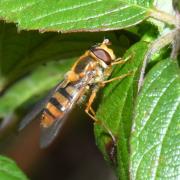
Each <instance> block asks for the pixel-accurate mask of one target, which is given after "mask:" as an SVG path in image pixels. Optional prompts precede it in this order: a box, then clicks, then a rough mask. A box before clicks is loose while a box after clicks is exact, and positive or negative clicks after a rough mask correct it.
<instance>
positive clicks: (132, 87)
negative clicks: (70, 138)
mask: <svg viewBox="0 0 180 180" xmlns="http://www.w3.org/2000/svg"><path fill="white" fill-rule="evenodd" d="M147 50H148V44H147V43H146V42H139V43H137V44H135V45H133V46H132V47H131V48H130V49H129V50H128V52H127V53H126V54H125V57H128V56H129V57H131V58H130V59H129V60H128V62H127V63H126V64H125V65H124V66H123V67H120V66H117V67H116V68H115V71H114V72H113V74H112V77H117V76H119V75H122V74H126V73H127V72H130V71H133V72H134V75H130V76H128V77H126V78H124V79H123V80H121V81H118V80H117V81H114V82H112V83H110V84H108V85H107V86H106V87H105V88H104V89H103V93H102V94H103V97H102V98H101V101H100V103H99V104H100V105H99V107H98V110H97V119H100V120H101V121H103V122H104V124H106V126H107V127H108V128H109V129H110V130H111V131H112V133H113V134H114V135H115V136H116V138H117V154H115V155H114V156H117V162H116V163H117V164H115V166H116V171H117V174H118V176H119V178H120V179H128V176H129V175H128V174H129V173H128V161H129V155H128V151H129V143H128V142H129V137H130V131H131V123H132V108H133V103H134V98H135V97H136V94H137V82H138V81H137V80H138V76H139V69H140V67H141V64H142V61H143V59H144V56H145V54H146V52H147ZM105 133H106V134H105ZM95 136H96V142H97V145H98V147H99V148H100V150H101V151H102V152H103V154H104V156H105V159H106V160H109V159H111V157H110V156H111V155H110V153H111V148H112V147H111V143H110V141H111V139H110V137H109V136H107V132H105V130H104V129H103V128H102V127H101V126H99V125H96V126H95Z"/></svg>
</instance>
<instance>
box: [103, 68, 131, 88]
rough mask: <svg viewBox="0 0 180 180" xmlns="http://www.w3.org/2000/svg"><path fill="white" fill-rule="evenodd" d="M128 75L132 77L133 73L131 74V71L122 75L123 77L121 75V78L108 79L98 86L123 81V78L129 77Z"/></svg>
mask: <svg viewBox="0 0 180 180" xmlns="http://www.w3.org/2000/svg"><path fill="white" fill-rule="evenodd" d="M130 75H133V72H132V71H130V72H128V73H127V74H123V75H121V76H118V77H115V78H112V79H108V80H106V81H102V82H100V84H102V85H104V84H106V83H110V82H112V81H116V80H120V79H124V78H125V77H127V76H130Z"/></svg>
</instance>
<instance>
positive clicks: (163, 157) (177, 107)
mask: <svg viewBox="0 0 180 180" xmlns="http://www.w3.org/2000/svg"><path fill="white" fill-rule="evenodd" d="M179 75H180V74H179V67H178V65H177V63H176V62H175V61H173V60H172V59H166V60H163V61H162V62H160V63H158V64H157V65H156V66H155V67H153V69H151V71H150V72H149V73H148V75H147V77H146V79H145V82H144V85H143V88H142V91H141V92H140V95H139V96H138V99H137V103H136V109H135V113H134V115H135V116H134V124H133V129H132V139H131V158H130V159H131V166H130V173H131V179H138V180H140V179H143V180H144V179H162V180H165V179H171V180H172V179H178V177H179V172H180V159H179V157H180V151H179V147H180V141H179V140H180V76H179Z"/></svg>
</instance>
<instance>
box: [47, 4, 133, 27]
mask: <svg viewBox="0 0 180 180" xmlns="http://www.w3.org/2000/svg"><path fill="white" fill-rule="evenodd" d="M129 7H130V6H123V7H120V8H116V9H113V10H111V11H108V12H105V13H99V14H98V15H93V16H89V17H86V18H82V19H76V20H71V21H66V22H65V21H64V22H57V23H52V24H49V25H48V26H46V28H48V27H52V26H56V25H62V24H68V23H76V22H80V21H87V20H89V19H95V18H98V17H102V16H105V15H108V14H111V13H113V12H117V11H120V10H124V9H127V8H129Z"/></svg>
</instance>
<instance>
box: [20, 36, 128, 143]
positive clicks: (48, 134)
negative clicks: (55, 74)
mask: <svg viewBox="0 0 180 180" xmlns="http://www.w3.org/2000/svg"><path fill="white" fill-rule="evenodd" d="M110 44H111V43H110V41H109V40H108V39H104V41H103V42H102V43H100V44H97V45H95V46H92V47H91V48H90V49H89V50H87V51H86V52H85V53H84V54H83V55H82V56H81V57H80V58H79V59H78V60H77V61H76V62H75V63H74V65H73V66H72V68H71V69H70V71H68V72H67V73H66V74H65V77H64V80H63V81H62V82H61V83H59V84H58V85H57V86H56V87H55V88H54V89H53V90H52V91H51V92H50V93H49V95H48V97H47V98H46V99H45V100H44V101H43V102H42V103H41V104H40V105H38V106H37V107H34V110H32V112H31V113H30V114H28V115H27V116H25V117H24V119H23V120H22V121H21V123H20V130H21V129H23V128H24V127H25V126H26V125H27V124H28V123H29V122H30V121H31V120H32V119H33V118H34V117H35V116H36V115H37V114H38V113H40V112H41V111H42V115H41V129H42V134H41V140H40V146H41V147H46V146H48V145H49V144H50V143H51V142H52V141H53V140H54V139H55V137H56V136H57V134H58V132H59V131H60V129H61V128H62V126H63V124H64V122H65V120H66V117H67V115H68V113H69V112H70V111H71V109H72V108H73V107H74V106H75V105H76V104H77V103H79V102H81V99H82V96H84V95H86V94H87V93H88V92H90V93H91V94H90V97H89V100H88V102H87V105H86V108H85V112H86V113H87V114H88V115H89V116H90V117H91V118H92V119H93V120H94V122H95V123H97V124H99V125H101V126H102V127H103V128H104V129H105V130H106V131H107V133H108V134H109V135H110V136H111V138H112V140H113V142H114V143H115V142H116V139H115V137H114V135H113V134H112V132H111V130H110V129H109V128H108V127H107V126H106V125H105V124H104V123H103V122H102V121H100V120H98V119H96V117H95V112H94V110H93V108H92V103H93V101H94V99H95V97H96V93H97V91H98V90H99V88H100V87H102V86H104V85H105V84H106V83H109V82H112V81H114V80H117V79H122V78H124V77H126V76H128V75H129V73H127V74H124V75H122V76H118V77H115V78H112V79H109V80H107V79H108V77H109V76H110V74H111V72H112V66H114V65H116V64H123V63H125V62H126V60H122V59H121V58H119V59H116V57H115V55H114V52H113V50H112V49H110V48H109V47H108V46H109V45H110ZM39 107H40V108H39Z"/></svg>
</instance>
